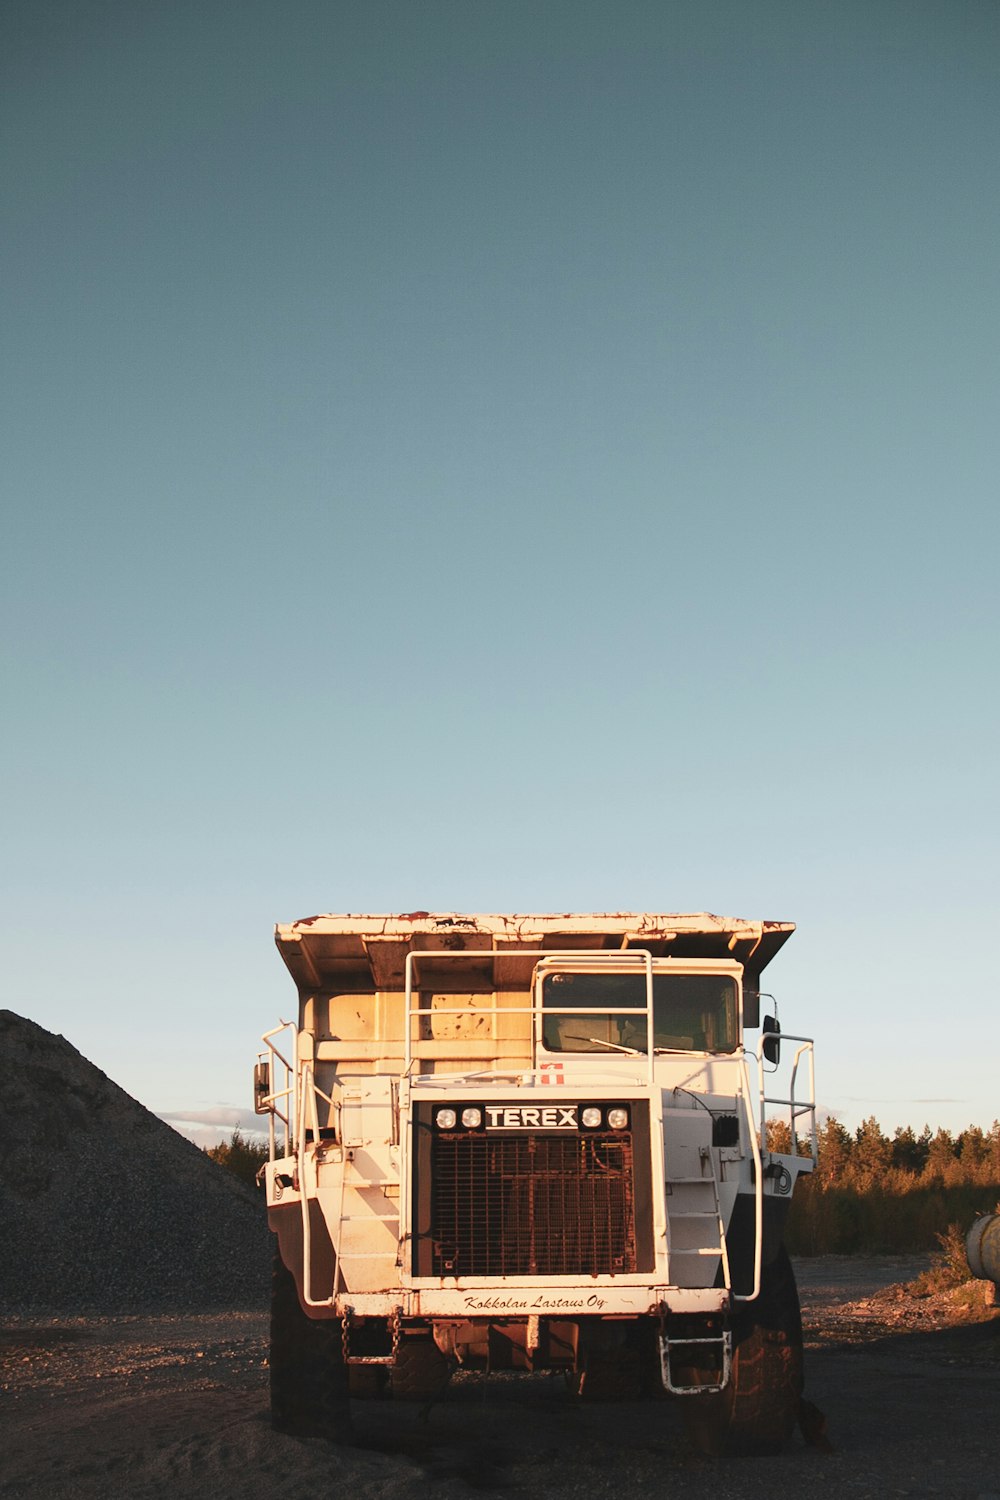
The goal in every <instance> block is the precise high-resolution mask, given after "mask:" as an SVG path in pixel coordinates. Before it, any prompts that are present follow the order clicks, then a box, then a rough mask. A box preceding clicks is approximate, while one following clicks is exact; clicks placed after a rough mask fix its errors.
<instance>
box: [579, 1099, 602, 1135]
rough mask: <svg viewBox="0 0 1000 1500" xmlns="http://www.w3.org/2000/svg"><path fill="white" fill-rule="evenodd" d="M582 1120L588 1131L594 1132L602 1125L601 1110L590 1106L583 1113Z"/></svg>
mask: <svg viewBox="0 0 1000 1500" xmlns="http://www.w3.org/2000/svg"><path fill="white" fill-rule="evenodd" d="M580 1119H581V1120H582V1121H583V1123H584V1125H586V1127H587V1129H588V1130H593V1129H595V1127H596V1126H598V1125H600V1123H601V1111H600V1110H599V1109H595V1108H594V1106H593V1105H592V1104H591V1105H588V1107H587V1108H586V1109H585V1110H584V1111H583V1114H582V1115H581V1116H580Z"/></svg>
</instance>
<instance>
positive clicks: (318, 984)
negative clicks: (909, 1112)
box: [275, 911, 795, 994]
mask: <svg viewBox="0 0 1000 1500" xmlns="http://www.w3.org/2000/svg"><path fill="white" fill-rule="evenodd" d="M794 930H795V924H794V923H793V922H761V921H748V920H746V919H745V918H742V917H719V916H715V915H714V914H713V913H711V912H682V913H677V912H668V913H656V912H595V913H588V914H584V915H580V914H577V913H574V914H573V915H567V914H559V913H547V914H538V913H531V914H523V915H510V916H498V915H495V914H482V913H478V914H475V915H460V914H457V913H455V912H426V911H414V912H404V913H401V914H397V915H376V916H361V915H354V914H345V915H330V916H317V917H305V918H303V919H302V920H301V921H299V922H292V923H290V924H288V925H287V926H286V925H279V926H278V927H277V928H276V929H275V940H276V942H277V945H278V951H279V952H280V954H281V956H282V958H283V959H284V961H285V963H286V965H287V966H288V970H289V973H290V974H291V975H292V978H293V979H294V980H295V982H296V984H297V985H298V988H299V993H300V994H309V993H312V992H320V991H326V992H331V991H337V992H338V993H341V994H348V993H352V992H353V993H369V994H370V993H372V992H373V991H401V990H402V989H403V988H404V985H405V972H404V971H405V963H406V956H407V954H408V953H410V952H411V951H413V952H430V953H433V952H435V951H437V952H442V953H448V952H461V951H465V952H473V951H478V952H481V953H482V962H481V963H479V964H478V965H475V964H473V961H472V960H470V962H469V964H458V965H450V964H445V963H439V964H436V965H435V964H434V961H433V959H432V958H428V959H423V960H418V961H417V967H418V969H419V967H420V966H422V967H423V969H424V970H425V973H424V975H423V976H421V975H419V974H417V975H415V982H416V983H422V981H426V979H427V976H428V973H429V971H431V970H433V974H432V975H431V976H430V977H431V978H432V981H433V985H434V987H435V988H439V989H446V990H447V989H449V988H452V987H454V986H457V987H458V988H460V989H461V990H463V991H464V990H467V989H468V987H469V977H470V975H471V974H475V976H476V980H477V983H478V984H481V985H482V987H483V988H490V989H493V990H498V989H499V990H503V989H519V988H524V987H525V986H526V984H527V982H528V977H529V975H530V970H531V968H532V967H533V965H534V964H535V963H536V962H537V960H538V959H539V958H540V957H542V956H543V955H544V954H546V953H558V952H566V951H575V950H583V951H591V952H594V951H601V950H604V951H610V950H624V951H628V950H629V949H643V950H646V951H648V952H650V953H651V954H652V955H653V957H654V958H703V959H712V958H715V959H718V958H729V959H733V960H735V961H736V962H737V963H741V964H742V965H743V970H744V983H745V984H746V986H747V987H748V988H751V989H753V988H757V987H758V985H759V980H760V974H761V971H762V970H763V969H764V968H765V966H766V965H767V964H768V963H770V961H771V959H772V958H773V957H774V955H775V954H776V953H777V951H778V949H779V948H780V947H781V946H782V944H783V943H784V942H785V941H786V940H787V938H789V937H790V936H791V934H792V933H793V932H794ZM470 965H472V966H471V967H470ZM423 987H426V984H425V983H424V984H423Z"/></svg>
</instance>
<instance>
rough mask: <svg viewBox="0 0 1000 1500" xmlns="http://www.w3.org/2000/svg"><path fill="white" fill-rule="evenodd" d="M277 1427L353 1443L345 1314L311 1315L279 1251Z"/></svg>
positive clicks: (275, 1272) (274, 1296) (274, 1322)
mask: <svg viewBox="0 0 1000 1500" xmlns="http://www.w3.org/2000/svg"><path fill="white" fill-rule="evenodd" d="M270 1377H271V1426H272V1427H273V1428H274V1429H275V1431H276V1432H285V1433H288V1434H290V1435H291V1436H292V1437H302V1438H314V1437H318V1438H327V1439H329V1440H330V1441H332V1442H348V1441H349V1440H350V1435H351V1410H350V1403H349V1399H348V1385H347V1367H346V1366H345V1364H344V1357H343V1349H342V1346H341V1324H340V1319H339V1318H324V1319H318V1318H310V1317H307V1316H306V1314H305V1312H303V1310H302V1305H301V1303H300V1302H299V1294H298V1292H297V1291H296V1288H295V1277H294V1276H293V1275H292V1273H291V1272H290V1271H289V1270H288V1269H287V1267H286V1266H285V1264H284V1262H283V1261H282V1259H281V1256H280V1255H279V1254H278V1253H275V1257H274V1265H273V1268H272V1273H271V1353H270Z"/></svg>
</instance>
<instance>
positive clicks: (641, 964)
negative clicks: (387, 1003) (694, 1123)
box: [404, 948, 653, 1084]
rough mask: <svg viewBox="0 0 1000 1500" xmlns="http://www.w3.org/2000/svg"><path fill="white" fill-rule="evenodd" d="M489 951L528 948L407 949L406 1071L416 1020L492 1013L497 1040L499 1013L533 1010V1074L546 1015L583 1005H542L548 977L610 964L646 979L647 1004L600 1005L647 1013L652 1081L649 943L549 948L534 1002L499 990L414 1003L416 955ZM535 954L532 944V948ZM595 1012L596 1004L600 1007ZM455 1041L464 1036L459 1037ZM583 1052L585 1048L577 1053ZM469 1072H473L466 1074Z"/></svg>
mask: <svg viewBox="0 0 1000 1500" xmlns="http://www.w3.org/2000/svg"><path fill="white" fill-rule="evenodd" d="M484 956H489V957H490V958H498V957H500V958H505V957H508V956H514V957H523V956H525V955H524V953H523V952H521V951H519V950H514V951H513V953H512V954H511V955H508V954H506V953H505V952H503V951H502V950H498V949H492V948H488V949H482V948H468V949H465V948H463V949H460V950H455V949H437V948H430V949H416V950H411V951H410V952H409V953H407V955H406V968H405V976H406V993H405V1001H404V1005H405V1017H406V1019H405V1028H406V1035H405V1038H404V1076H406V1077H409V1076H410V1071H411V1069H412V1067H413V1064H414V1062H415V1061H416V1060H417V1059H416V1058H415V1056H414V1052H413V1047H414V1036H413V1023H414V1021H415V1020H416V1021H418V1022H427V1021H433V1020H434V1019H435V1018H437V1017H438V1016H474V1017H475V1018H476V1019H477V1020H482V1019H483V1018H484V1017H487V1016H489V1017H490V1018H491V1020H492V1022H493V1037H492V1039H493V1040H496V1030H495V1028H496V1020H497V1018H498V1017H501V1016H503V1017H507V1016H529V1017H530V1018H531V1027H530V1030H531V1052H530V1071H531V1073H532V1074H534V1073H535V1072H536V1071H537V1069H538V1050H539V1046H540V1044H541V1042H542V1026H543V1022H544V1020H545V1018H547V1017H549V1016H578V1015H580V1013H581V1012H580V1007H579V1006H578V1005H577V1006H572V1005H569V1006H558V1005H543V994H542V989H543V985H544V982H545V979H546V977H547V976H548V975H549V974H550V973H553V972H558V973H561V974H567V973H576V974H588V973H589V974H599V973H601V972H602V970H610V971H612V972H613V973H623V972H624V973H630V972H631V973H635V972H640V973H642V974H644V976H645V979H646V1004H645V1005H644V1006H626V1005H611V1004H609V1005H606V1006H602V1007H601V1008H600V1014H601V1015H611V1016H642V1017H644V1018H645V1021H646V1072H647V1079H646V1081H647V1082H648V1083H650V1084H651V1083H652V1082H653V955H652V954H651V953H650V952H649V951H648V949H645V948H631V949H629V950H628V952H627V953H625V952H622V951H621V950H619V949H616V950H613V951H610V952H598V953H582V952H581V951H580V949H579V948H572V949H568V950H566V951H565V952H557V953H545V954H541V955H539V958H538V962H537V963H536V965H535V972H534V979H533V984H532V1003H531V1004H530V1005H503V1006H500V1005H497V1004H496V991H494V992H493V995H494V1003H493V1004H492V1005H491V1006H483V1005H440V1006H438V1005H436V1006H434V1007H432V1008H430V1007H427V1006H424V1005H421V1004H417V1005H416V1006H415V1005H414V1003H413V1000H414V988H413V981H414V970H413V966H414V961H415V960H416V959H420V958H428V959H434V960H435V961H436V960H438V959H471V960H473V961H476V960H477V959H478V960H479V962H480V963H481V962H482V960H483V958H484ZM528 956H530V950H528ZM416 995H417V998H418V1000H419V999H421V998H422V995H423V992H422V991H421V990H419V989H418V990H417V991H416ZM595 1014H597V1009H596V1007H595ZM455 1040H456V1041H460V1039H458V1038H456V1039H455ZM607 1046H608V1050H609V1052H611V1053H615V1054H618V1055H620V1056H622V1057H631V1056H641V1055H642V1054H641V1053H640V1052H639V1051H638V1049H636V1048H627V1047H616V1046H614V1044H613V1043H610V1042H609V1043H608V1044H607ZM576 1055H577V1056H579V1055H580V1054H576ZM465 1076H466V1077H467V1076H469V1075H468V1074H465ZM478 1076H481V1077H488V1076H489V1073H488V1072H480V1074H479V1075H478Z"/></svg>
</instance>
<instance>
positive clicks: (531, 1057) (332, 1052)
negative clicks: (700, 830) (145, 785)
mask: <svg viewBox="0 0 1000 1500" xmlns="http://www.w3.org/2000/svg"><path fill="white" fill-rule="evenodd" d="M793 930H794V929H793V926H792V924H791V923H787V922H756V921H744V920H741V919H735V918H728V917H716V916H713V915H710V914H707V913H698V914H687V915H677V914H673V915H669V914H668V915H659V914H653V913H633V914H622V913H614V914H599V915H540V916H486V915H476V916H460V915H455V914H447V915H438V914H432V913H428V912H409V913H406V914H403V915H397V916H319V917H309V918H307V919H305V920H304V921H299V922H294V923H292V924H291V925H289V926H279V927H278V928H277V929H276V940H277V945H278V949H279V952H280V953H281V956H282V958H283V959H284V961H285V964H286V965H287V967H288V970H289V973H290V974H291V976H292V978H293V979H294V981H295V984H296V986H297V989H298V1011H297V1015H296V1017H295V1019H294V1020H293V1021H288V1022H283V1023H282V1024H281V1025H280V1026H278V1027H276V1028H275V1029H274V1030H273V1031H270V1032H268V1033H267V1034H266V1035H265V1037H264V1039H263V1040H264V1043H265V1050H264V1051H263V1052H262V1053H261V1057H260V1060H259V1062H258V1064H257V1069H256V1072H255V1079H254V1086H255V1100H256V1107H257V1110H258V1112H260V1113H262V1114H267V1115H269V1117H270V1119H269V1133H270V1160H269V1161H268V1162H267V1163H266V1165H265V1168H264V1176H265V1179H266V1189H267V1210H268V1217H269V1222H270V1225H271V1228H272V1229H273V1230H274V1232H275V1234H276V1236H277V1245H278V1249H277V1254H276V1256H275V1269H274V1288H273V1305H272V1322H271V1359H270V1376H271V1403H272V1418H273V1421H274V1424H275V1426H277V1427H279V1428H281V1429H282V1430H285V1431H290V1432H294V1433H298V1434H300V1435H309V1436H327V1437H333V1438H343V1437H346V1436H347V1434H348V1432H349V1411H350V1406H349V1402H350V1398H351V1397H352V1396H353V1397H361V1396H375V1395H390V1394H391V1395H393V1396H396V1397H404V1398H409V1399H419V1400H423V1401H427V1402H429V1401H431V1400H433V1399H434V1398H435V1397H436V1396H438V1395H439V1394H440V1393H441V1392H442V1390H443V1388H444V1386H445V1384H446V1382H447V1380H448V1378H449V1376H450V1374H451V1373H452V1371H453V1370H455V1369H457V1368H462V1369H472V1370H483V1371H491V1370H521V1371H526V1372H531V1371H537V1370H561V1371H563V1372H565V1375H566V1378H567V1381H568V1383H569V1384H570V1387H571V1389H573V1390H574V1391H575V1392H576V1393H577V1394H578V1395H579V1397H580V1398H581V1399H585V1400H586V1399H591V1400H594V1399H596V1400H608V1399H614V1398H623V1397H625V1398H633V1397H638V1396H640V1395H642V1394H649V1395H652V1394H656V1395H661V1396H662V1395H667V1396H670V1397H674V1398H676V1399H677V1400H678V1401H680V1402H682V1403H684V1407H685V1410H686V1412H687V1415H688V1416H689V1418H690V1420H691V1423H692V1430H694V1431H696V1432H700V1433H701V1435H702V1439H704V1436H705V1434H706V1433H707V1434H709V1435H710V1439H711V1442H712V1444H713V1445H714V1446H717V1447H719V1448H729V1449H735V1450H741V1451H748V1450H754V1449H758V1450H767V1451H774V1449H776V1448H777V1447H779V1446H780V1445H781V1443H782V1442H783V1441H784V1440H785V1439H786V1438H787V1437H788V1435H789V1434H790V1432H791V1430H792V1427H793V1426H794V1423H795V1421H796V1417H797V1415H798V1411H799V1401H800V1394H801V1388H802V1335H801V1323H800V1318H799V1308H798V1297H797V1293H796V1289H795V1282H794V1278H793V1275H792V1271H791V1267H790V1265H789V1261H788V1257H787V1254H786V1252H785V1250H784V1247H783V1243H782V1231H783V1225H784V1221H785V1217H786V1214H787V1210H788V1206H789V1203H790V1201H791V1196H792V1193H793V1190H794V1188H795V1183H796V1179H797V1178H798V1177H799V1175H800V1174H801V1173H803V1172H809V1171H811V1170H812V1168H813V1166H814V1164H815V1158H816V1132H815V1092H814V1086H813V1069H812V1055H813V1054H812V1042H811V1040H809V1039H808V1038H805V1037H800V1036H795V1035H791V1034H790V1033H789V1032H787V1031H786V1032H784V1033H783V1034H782V1033H780V1028H779V1024H778V1019H777V1011H776V1007H775V1006H774V1004H773V1000H772V999H771V997H769V996H768V997H762V995H761V973H762V971H763V969H764V968H765V966H766V965H767V964H768V963H769V962H770V961H771V959H772V958H773V957H774V955H775V954H776V953H777V951H778V949H779V948H780V947H781V946H782V944H783V943H784V942H785V940H786V939H787V938H788V937H789V936H790V934H791V933H792V931H793ZM762 1000H765V1001H766V1004H765V1006H764V1008H765V1009H766V1011H767V1014H766V1015H764V1017H763V1020H762V1016H761V1009H762ZM748 1031H756V1032H757V1035H758V1041H757V1045H756V1046H754V1045H753V1044H751V1043H749V1042H748V1041H747V1040H746V1033H747V1032H748ZM774 1122H777V1124H775V1123H774ZM766 1123H767V1128H765V1125H766ZM769 1141H770V1143H771V1145H772V1146H774V1145H776V1144H780V1145H781V1146H782V1148H783V1149H781V1150H774V1149H768V1143H769Z"/></svg>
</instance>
